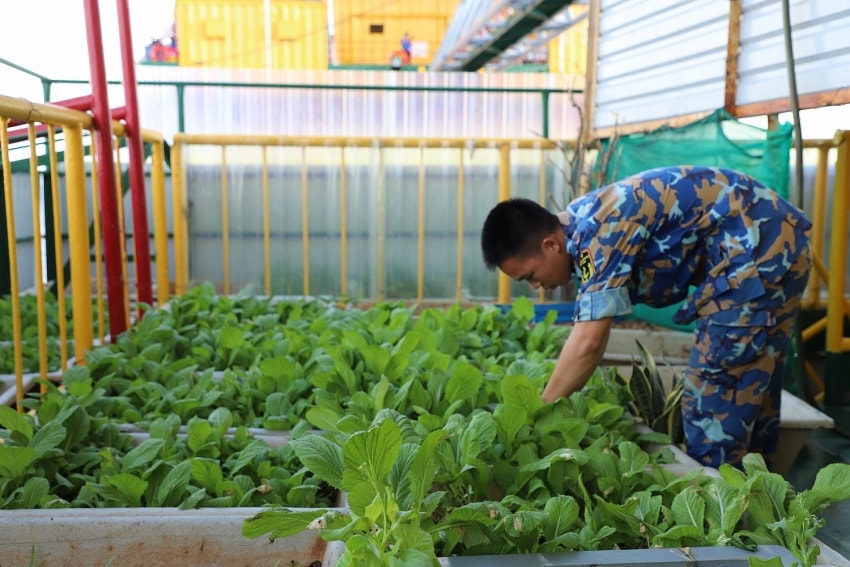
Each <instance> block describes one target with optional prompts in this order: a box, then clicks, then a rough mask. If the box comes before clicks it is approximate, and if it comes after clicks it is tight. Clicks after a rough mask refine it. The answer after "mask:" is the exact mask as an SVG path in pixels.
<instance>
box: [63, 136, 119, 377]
mask: <svg viewBox="0 0 850 567" xmlns="http://www.w3.org/2000/svg"><path fill="white" fill-rule="evenodd" d="M65 183H66V187H67V200H68V247H69V249H70V262H71V289H72V290H73V294H72V295H71V302H72V309H73V313H74V356H75V357H76V360H75V364H84V363H85V355H86V352H87V351H88V350H90V349H91V347H92V343H93V340H92V334H93V333H92V313H91V259H90V258H89V250H90V248H91V247H90V245H89V227H88V213H87V211H86V209H87V207H86V173H85V164H84V162H83V131H82V130H81V129H80V128H78V127H68V128H65ZM119 299H120V298H119Z"/></svg>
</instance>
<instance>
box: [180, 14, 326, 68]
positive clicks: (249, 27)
mask: <svg viewBox="0 0 850 567" xmlns="http://www.w3.org/2000/svg"><path fill="white" fill-rule="evenodd" d="M175 27H176V31H177V46H178V51H179V64H180V65H181V66H185V67H223V68H232V69H264V68H265V69H327V67H328V33H327V5H326V4H325V2H324V1H320V0H176V4H175Z"/></svg>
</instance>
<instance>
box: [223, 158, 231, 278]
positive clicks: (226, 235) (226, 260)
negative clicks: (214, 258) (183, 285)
mask: <svg viewBox="0 0 850 567" xmlns="http://www.w3.org/2000/svg"><path fill="white" fill-rule="evenodd" d="M228 200H229V195H228V191H227V148H226V147H225V146H222V147H221V270H222V277H223V280H222V281H223V282H224V284H223V285H224V294H225V295H229V294H230V219H229V218H228V215H229V212H230V211H229V204H230V203H229V202H228Z"/></svg>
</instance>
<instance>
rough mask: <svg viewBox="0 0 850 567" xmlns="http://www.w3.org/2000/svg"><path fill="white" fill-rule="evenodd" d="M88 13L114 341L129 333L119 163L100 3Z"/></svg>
mask: <svg viewBox="0 0 850 567" xmlns="http://www.w3.org/2000/svg"><path fill="white" fill-rule="evenodd" d="M83 5H84V6H85V12H86V35H87V37H88V46H89V68H90V69H91V85H92V96H93V97H94V101H93V102H94V104H93V107H92V110H93V112H92V114H93V116H92V118H93V120H94V132H95V139H96V141H97V164H98V168H97V179H98V185H99V187H100V213H101V219H102V223H103V224H102V226H103V256H104V261H105V264H106V297H107V302H108V304H109V333H110V335H111V339H112V340H113V341H114V340H115V339H116V338H117V337H118V335H120V334H121V333H122V332H124V331H125V330H127V312H126V311H125V309H124V277H123V275H122V271H121V234H120V230H121V229H120V224H119V222H118V197H117V196H116V194H115V192H116V191H117V185H116V183H115V161H114V159H113V155H112V120H111V118H112V117H111V115H110V112H109V98H108V95H107V88H106V65H105V64H104V62H103V36H102V35H101V28H100V10H99V9H98V0H83Z"/></svg>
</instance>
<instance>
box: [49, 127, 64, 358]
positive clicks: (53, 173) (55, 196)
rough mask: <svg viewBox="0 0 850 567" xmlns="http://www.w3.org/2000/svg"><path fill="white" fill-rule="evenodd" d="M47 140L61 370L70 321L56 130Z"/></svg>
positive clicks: (50, 131) (51, 129)
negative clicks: (66, 291)
mask: <svg viewBox="0 0 850 567" xmlns="http://www.w3.org/2000/svg"><path fill="white" fill-rule="evenodd" d="M47 140H48V148H49V154H50V192H51V198H52V200H53V255H54V257H55V258H56V307H57V308H58V311H59V360H60V364H61V366H60V369H61V370H62V372H64V371H65V370H66V369H67V368H68V321H67V320H66V317H65V270H64V269H63V266H64V265H65V262H64V260H63V251H62V250H63V248H64V247H63V246H62V216H61V215H60V214H59V160H58V157H57V155H56V128H55V127H54V126H48V128H47Z"/></svg>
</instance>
